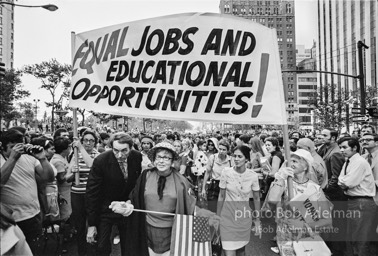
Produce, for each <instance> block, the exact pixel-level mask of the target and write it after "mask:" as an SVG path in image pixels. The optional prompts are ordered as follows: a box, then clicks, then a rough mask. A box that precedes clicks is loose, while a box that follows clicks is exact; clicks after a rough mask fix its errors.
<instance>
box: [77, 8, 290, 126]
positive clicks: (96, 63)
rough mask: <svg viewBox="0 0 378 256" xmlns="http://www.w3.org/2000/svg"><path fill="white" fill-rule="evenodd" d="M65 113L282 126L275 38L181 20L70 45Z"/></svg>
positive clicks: (109, 31)
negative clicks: (76, 110)
mask: <svg viewBox="0 0 378 256" xmlns="http://www.w3.org/2000/svg"><path fill="white" fill-rule="evenodd" d="M73 45H74V49H73V63H72V66H73V73H72V86H71V95H70V107H74V108H84V109H86V110H93V111H95V112H101V113H108V114H113V115H124V116H135V117H145V118H161V119H176V120H193V121H206V122H225V121H226V122H228V123H243V124H281V125H282V124H286V123H287V122H286V114H285V102H284V94H283V85H282V77H281V68H280V59H279V55H278V44H277V37H276V31H275V30H274V29H270V28H267V27H265V26H262V25H260V24H257V23H255V22H252V21H250V20H247V19H242V18H237V17H233V16H231V15H221V14H212V13H186V14H179V15H171V16H164V17H158V18H152V19H146V20H140V21H134V22H128V23H123V24H119V25H114V26H110V27H105V28H100V29H96V30H92V31H88V32H84V33H80V34H76V35H75V38H74V44H73Z"/></svg>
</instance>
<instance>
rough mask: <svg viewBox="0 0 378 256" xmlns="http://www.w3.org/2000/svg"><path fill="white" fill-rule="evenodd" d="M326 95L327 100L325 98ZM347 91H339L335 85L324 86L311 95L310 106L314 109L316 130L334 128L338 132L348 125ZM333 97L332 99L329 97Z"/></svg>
mask: <svg viewBox="0 0 378 256" xmlns="http://www.w3.org/2000/svg"><path fill="white" fill-rule="evenodd" d="M324 95H326V96H327V98H324V97H323V96H324ZM345 95H346V94H345V90H343V89H342V90H339V89H338V88H337V86H336V85H335V84H333V85H329V86H323V87H321V88H320V89H318V90H316V89H315V90H314V91H313V92H312V93H310V96H309V98H308V105H309V106H310V107H311V108H313V109H314V118H315V120H316V121H315V122H314V126H315V127H314V129H317V130H321V129H323V128H324V127H333V128H335V129H336V130H341V128H342V127H343V126H344V125H345V123H346V118H347V116H346V111H347V108H348V105H347V104H345ZM329 96H331V97H329Z"/></svg>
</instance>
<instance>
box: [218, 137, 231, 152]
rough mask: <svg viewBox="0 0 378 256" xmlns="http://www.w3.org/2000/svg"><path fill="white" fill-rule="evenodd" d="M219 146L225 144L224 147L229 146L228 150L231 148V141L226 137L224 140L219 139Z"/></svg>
mask: <svg viewBox="0 0 378 256" xmlns="http://www.w3.org/2000/svg"><path fill="white" fill-rule="evenodd" d="M219 146H224V147H226V148H227V151H229V150H230V143H228V142H227V140H225V139H222V140H220V141H219V143H218V147H219Z"/></svg>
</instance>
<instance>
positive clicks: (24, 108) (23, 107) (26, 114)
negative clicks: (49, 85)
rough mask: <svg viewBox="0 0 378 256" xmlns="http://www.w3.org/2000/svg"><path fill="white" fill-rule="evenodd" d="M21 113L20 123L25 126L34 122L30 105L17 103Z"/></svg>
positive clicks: (28, 103)
mask: <svg viewBox="0 0 378 256" xmlns="http://www.w3.org/2000/svg"><path fill="white" fill-rule="evenodd" d="M18 105H19V107H20V112H21V118H20V121H21V122H23V123H26V124H32V123H33V120H34V111H33V106H32V103H30V102H20V103H18Z"/></svg>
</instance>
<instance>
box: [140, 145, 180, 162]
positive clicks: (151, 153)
mask: <svg viewBox="0 0 378 256" xmlns="http://www.w3.org/2000/svg"><path fill="white" fill-rule="evenodd" d="M158 149H166V150H168V151H170V152H171V153H172V156H173V160H176V159H178V158H179V155H178V154H177V152H176V150H175V147H174V146H173V145H172V144H171V143H169V142H166V141H163V142H160V143H158V144H156V146H155V147H153V148H152V149H150V150H149V151H148V153H147V155H148V158H149V159H150V160H151V161H154V158H155V155H156V151H157V150H158Z"/></svg>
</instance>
